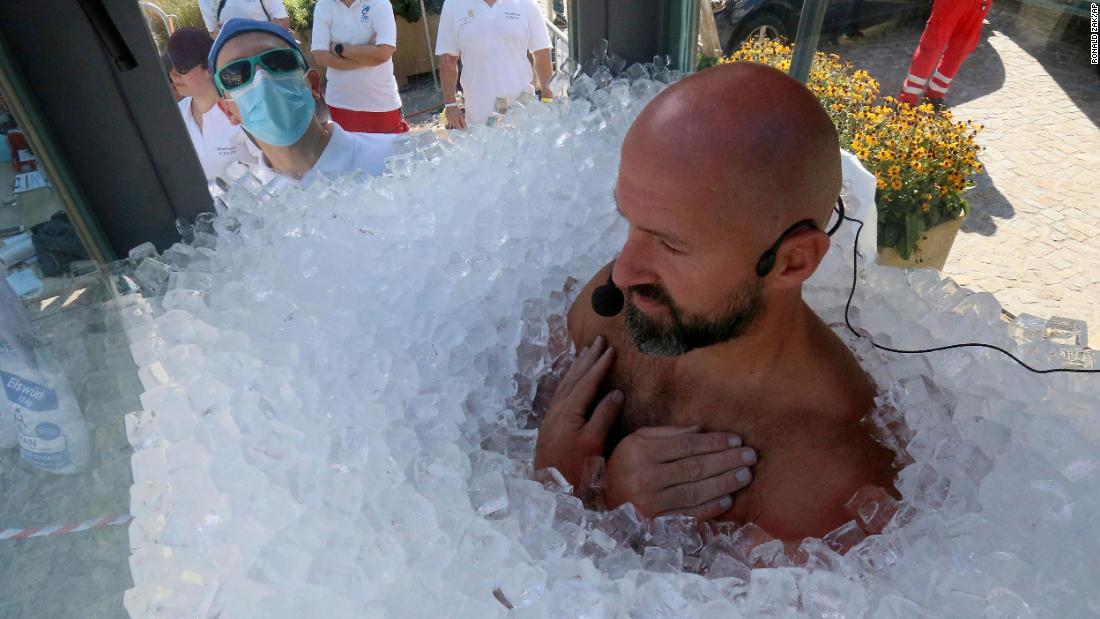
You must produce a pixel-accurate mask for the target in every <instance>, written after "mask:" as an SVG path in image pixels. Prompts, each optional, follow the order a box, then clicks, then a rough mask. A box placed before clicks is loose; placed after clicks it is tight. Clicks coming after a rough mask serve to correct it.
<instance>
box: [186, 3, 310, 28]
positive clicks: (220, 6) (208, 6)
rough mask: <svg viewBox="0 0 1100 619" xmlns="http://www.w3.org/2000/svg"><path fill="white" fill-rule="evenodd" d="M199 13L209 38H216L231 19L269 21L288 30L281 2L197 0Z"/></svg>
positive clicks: (286, 15)
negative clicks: (223, 25)
mask: <svg viewBox="0 0 1100 619" xmlns="http://www.w3.org/2000/svg"><path fill="white" fill-rule="evenodd" d="M199 12H200V13H202V21H203V22H204V23H205V24H206V29H207V30H209V31H210V35H211V36H218V31H219V30H221V27H222V24H224V23H225V22H227V21H229V20H231V19H233V18H238V19H255V20H257V21H269V22H271V23H273V24H277V25H279V26H282V27H283V28H286V29H287V30H290V15H288V14H287V12H286V7H285V6H283V0H199Z"/></svg>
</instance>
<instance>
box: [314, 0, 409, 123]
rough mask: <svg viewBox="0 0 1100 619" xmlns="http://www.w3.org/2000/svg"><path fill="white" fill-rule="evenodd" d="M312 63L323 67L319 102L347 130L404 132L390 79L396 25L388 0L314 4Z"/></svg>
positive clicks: (394, 85)
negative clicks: (324, 73) (325, 71)
mask: <svg viewBox="0 0 1100 619" xmlns="http://www.w3.org/2000/svg"><path fill="white" fill-rule="evenodd" d="M311 47H312V51H313V58H314V59H315V60H316V61H317V64H320V65H323V66H326V67H328V85H327V86H326V87H325V103H327V104H328V108H329V111H330V112H331V113H332V120H333V122H335V123H336V124H338V125H340V126H341V127H343V128H344V129H345V130H347V131H355V132H365V133H404V132H406V131H408V130H409V123H407V122H405V119H404V118H402V116H401V95H399V94H398V92H397V80H396V79H395V78H394V76H393V53H394V52H395V51H397V22H396V20H395V19H394V16H393V5H391V4H390V0H318V2H317V5H316V7H315V8H314V9H313V43H312V46H311Z"/></svg>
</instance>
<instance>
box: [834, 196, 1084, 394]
mask: <svg viewBox="0 0 1100 619" xmlns="http://www.w3.org/2000/svg"><path fill="white" fill-rule="evenodd" d="M841 217H843V218H844V219H847V220H848V221H851V222H855V223H857V224H859V228H857V229H856V240H855V243H853V244H852V291H851V292H849V293H848V302H847V303H845V304H844V322H845V324H847V325H848V330H849V331H851V332H852V335H855V336H856V337H859V338H866V339H867V341H869V342H871V345H872V346H874V347H875V348H878V349H879V350H885V351H888V352H893V353H901V354H905V355H916V354H925V353H930V352H940V351H942V350H951V349H953V348H968V347H969V348H988V349H990V350H995V351H997V352H999V353H1003V354H1005V355H1007V356H1008V357H1009V358H1010V359H1012V360H1013V361H1015V362H1016V363H1019V364H1020V365H1021V366H1023V367H1024V369H1026V370H1028V371H1029V372H1034V373H1036V374H1053V373H1055V372H1073V373H1076V374H1096V373H1100V370H1076V369H1070V368H1057V369H1052V370H1036V369H1035V368H1033V367H1031V366H1030V365H1028V364H1026V363H1024V362H1023V361H1021V360H1020V359H1018V358H1017V357H1016V355H1013V354H1012V353H1010V352H1008V351H1007V350H1005V349H1003V348H998V347H997V346H994V345H992V344H981V343H977V342H971V343H966V344H951V345H950V346H940V347H938V348H926V349H923V350H900V349H897V348H890V347H889V346H882V345H881V344H878V343H876V342H875V340H874V339H872V338H871V336H870V335H867V334H864V333H860V332H858V331H856V329H855V327H853V326H852V321H851V320H850V319H849V318H848V313H849V312H850V311H851V309H852V298H853V297H855V295H856V284H857V282H858V280H859V235H860V233H861V232H863V222H862V221H860V220H858V219H856V218H854V217H849V216H848V215H844V214H841Z"/></svg>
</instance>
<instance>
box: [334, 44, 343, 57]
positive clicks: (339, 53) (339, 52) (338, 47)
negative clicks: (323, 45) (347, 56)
mask: <svg viewBox="0 0 1100 619" xmlns="http://www.w3.org/2000/svg"><path fill="white" fill-rule="evenodd" d="M332 51H334V52H336V55H337V56H339V57H341V58H343V57H344V44H343V43H337V44H336V45H334V46H333V47H332Z"/></svg>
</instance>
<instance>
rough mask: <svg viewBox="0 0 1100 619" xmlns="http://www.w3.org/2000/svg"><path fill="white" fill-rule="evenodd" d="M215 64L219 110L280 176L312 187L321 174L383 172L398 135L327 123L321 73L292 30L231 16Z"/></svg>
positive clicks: (211, 59) (212, 51)
mask: <svg viewBox="0 0 1100 619" xmlns="http://www.w3.org/2000/svg"><path fill="white" fill-rule="evenodd" d="M209 66H210V67H211V69H212V74H213V79H214V86H215V88H216V89H217V91H218V95H219V97H220V98H219V99H218V106H219V107H221V109H222V110H223V111H224V112H225V114H226V116H228V117H229V120H230V122H232V123H234V124H240V125H241V126H243V127H244V131H245V133H246V135H248V136H249V137H250V138H251V139H252V140H253V141H254V142H255V143H256V145H257V146H258V147H259V148H260V150H261V151H262V152H263V154H264V158H265V160H266V162H267V163H268V164H269V165H270V166H271V167H272V168H273V169H274V170H275V171H276V172H278V173H279V174H282V175H283V176H286V177H289V178H292V179H298V180H299V181H300V182H301V183H302V184H303V185H308V184H309V183H311V182H313V179H314V178H315V177H316V175H317V174H323V175H325V176H327V177H333V176H342V175H348V174H354V173H356V172H363V173H364V174H369V175H377V174H380V173H381V172H382V168H383V165H384V162H385V159H386V157H387V156H389V154H390V152H391V150H392V142H393V139H394V138H395V137H396V136H394V135H382V134H373V133H354V134H353V133H347V132H345V131H344V130H343V129H341V128H340V127H339V126H338V125H336V124H334V123H332V122H328V121H322V120H321V118H319V117H318V114H319V113H320V114H322V115H327V114H325V112H327V108H326V107H325V103H324V101H323V99H322V98H321V91H320V85H321V76H320V74H319V73H318V72H317V71H316V70H315V69H312V68H310V66H309V64H308V63H307V62H306V59H305V57H304V56H303V55H302V52H301V49H299V47H298V43H297V42H296V41H295V40H294V38H293V37H292V36H291V35H290V33H289V32H287V31H286V30H285V29H283V28H280V27H279V26H277V25H275V24H272V23H270V22H261V21H254V20H247V19H231V20H229V21H228V22H226V24H225V25H224V27H223V28H222V30H221V32H220V33H219V34H218V38H217V39H216V40H215V41H214V45H213V47H211V48H210V56H209Z"/></svg>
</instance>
